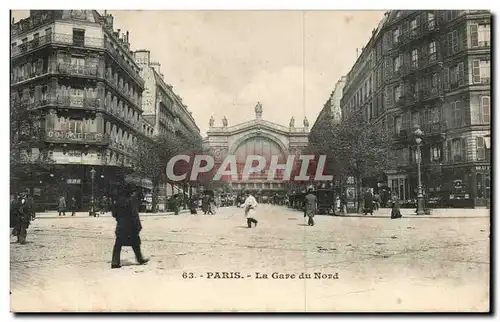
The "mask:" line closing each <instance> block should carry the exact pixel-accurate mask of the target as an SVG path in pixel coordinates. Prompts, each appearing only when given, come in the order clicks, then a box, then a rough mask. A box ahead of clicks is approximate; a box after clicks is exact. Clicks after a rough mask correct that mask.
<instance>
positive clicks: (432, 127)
mask: <svg viewBox="0 0 500 322" xmlns="http://www.w3.org/2000/svg"><path fill="white" fill-rule="evenodd" d="M421 129H422V131H423V132H424V135H427V136H432V135H440V134H441V133H443V132H445V131H446V121H441V122H434V123H427V124H423V125H422V128H421Z"/></svg>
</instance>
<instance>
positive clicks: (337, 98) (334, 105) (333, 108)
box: [309, 76, 346, 140]
mask: <svg viewBox="0 0 500 322" xmlns="http://www.w3.org/2000/svg"><path fill="white" fill-rule="evenodd" d="M345 82H346V77H345V76H342V77H341V78H340V79H339V80H338V81H337V83H336V84H335V88H334V90H333V92H332V93H331V94H330V97H329V98H328V100H327V101H326V102H325V105H324V106H323V108H322V109H321V111H320V112H319V114H318V117H317V118H316V121H314V124H313V126H312V127H311V131H310V133H309V138H311V137H317V140H321V136H322V134H321V131H320V130H319V124H320V123H321V122H323V121H325V120H328V121H333V123H335V122H340V121H341V120H342V109H341V105H340V102H341V99H342V95H343V90H344V86H345Z"/></svg>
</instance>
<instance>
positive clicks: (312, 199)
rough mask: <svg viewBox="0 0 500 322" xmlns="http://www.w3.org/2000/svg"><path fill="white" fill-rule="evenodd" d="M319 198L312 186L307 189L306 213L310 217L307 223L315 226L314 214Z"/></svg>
mask: <svg viewBox="0 0 500 322" xmlns="http://www.w3.org/2000/svg"><path fill="white" fill-rule="evenodd" d="M316 208H317V200H316V196H315V195H314V193H313V189H312V188H308V189H307V195H306V197H305V206H304V214H305V215H307V216H308V217H309V220H308V221H307V225H309V226H314V215H316Z"/></svg>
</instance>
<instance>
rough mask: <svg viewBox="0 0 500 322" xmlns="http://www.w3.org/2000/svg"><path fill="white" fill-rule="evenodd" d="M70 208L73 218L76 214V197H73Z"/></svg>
mask: <svg viewBox="0 0 500 322" xmlns="http://www.w3.org/2000/svg"><path fill="white" fill-rule="evenodd" d="M69 207H70V208H71V216H74V215H75V213H76V198H75V196H73V197H71V201H70V204H69Z"/></svg>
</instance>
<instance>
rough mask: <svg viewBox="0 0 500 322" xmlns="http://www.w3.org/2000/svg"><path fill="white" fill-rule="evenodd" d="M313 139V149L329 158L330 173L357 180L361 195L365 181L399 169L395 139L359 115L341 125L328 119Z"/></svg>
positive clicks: (327, 164)
mask: <svg viewBox="0 0 500 322" xmlns="http://www.w3.org/2000/svg"><path fill="white" fill-rule="evenodd" d="M319 122H320V123H319V124H317V126H318V127H317V130H316V132H315V134H314V135H313V136H312V138H311V139H310V144H309V146H310V149H312V150H314V151H316V152H317V153H319V154H325V155H327V160H328V161H327V163H326V165H325V167H326V169H327V172H329V173H330V174H334V175H335V176H336V177H339V178H345V177H347V176H353V177H354V178H355V181H356V183H357V192H358V196H359V195H360V190H361V183H362V179H365V178H370V177H373V176H377V175H378V174H380V173H382V172H385V171H387V170H389V169H391V168H392V167H393V165H395V159H394V156H393V150H392V148H391V143H392V138H391V137H390V136H389V135H388V133H387V131H386V129H384V128H382V127H380V126H379V125H377V124H375V123H372V122H368V121H366V119H365V118H364V116H363V114H362V112H361V111H357V112H355V113H353V114H351V115H349V116H347V117H345V118H344V119H343V120H342V121H341V122H338V123H336V122H333V120H332V119H329V118H324V119H323V120H320V121H319Z"/></svg>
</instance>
